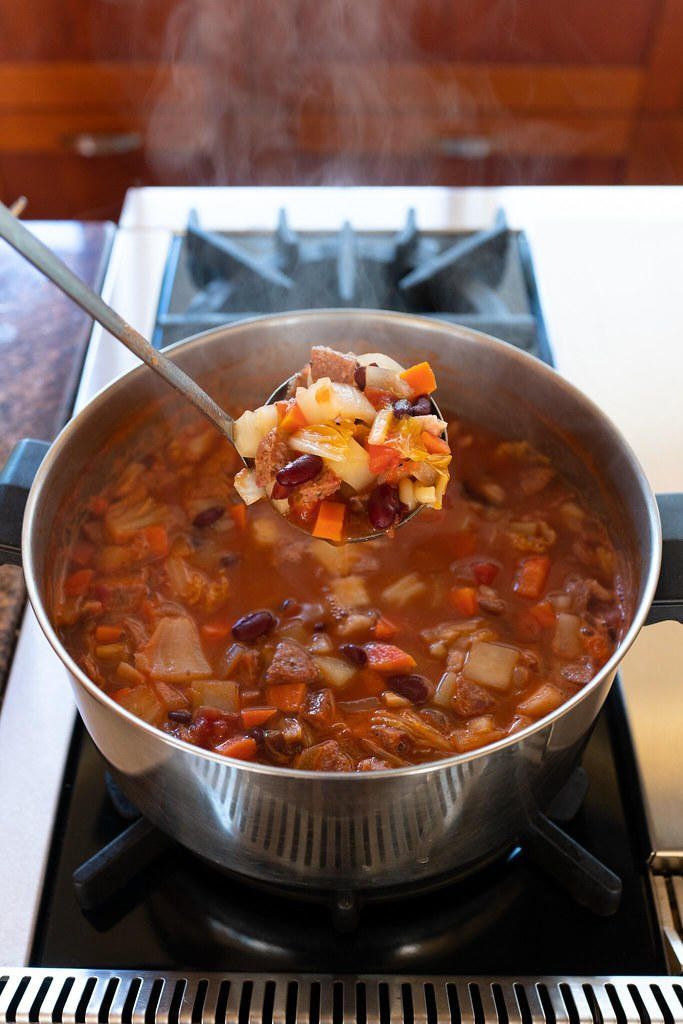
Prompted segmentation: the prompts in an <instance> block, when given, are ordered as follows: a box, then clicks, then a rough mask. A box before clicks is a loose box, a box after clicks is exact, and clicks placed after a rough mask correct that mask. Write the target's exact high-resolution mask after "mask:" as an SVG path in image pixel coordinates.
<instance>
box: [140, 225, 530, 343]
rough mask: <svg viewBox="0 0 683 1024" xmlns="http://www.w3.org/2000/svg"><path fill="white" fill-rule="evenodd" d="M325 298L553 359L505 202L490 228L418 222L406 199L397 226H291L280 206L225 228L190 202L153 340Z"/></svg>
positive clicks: (319, 304)
mask: <svg viewBox="0 0 683 1024" xmlns="http://www.w3.org/2000/svg"><path fill="white" fill-rule="evenodd" d="M327 307H338V308H339V307H341V308H351V307H355V308H357V307H363V308H372V309H375V308H378V309H392V310H398V311H401V312H408V313H419V314H422V315H425V316H432V317H437V318H439V319H444V320H448V321H450V322H454V323H461V324H464V325H465V326H470V327H474V328H476V329H478V330H482V331H485V332H487V333H490V334H494V335H496V336H497V337H500V338H503V339H504V340H506V341H509V342H510V343H512V344H515V345H517V346H519V347H521V348H524V349H527V350H528V351H531V352H534V353H535V354H537V355H540V356H541V358H544V359H546V361H548V362H549V361H550V353H549V350H548V347H547V341H546V339H545V335H544V330H543V326H542V323H541V320H540V310H539V308H538V301H537V296H536V293H535V286H534V282H533V274H532V271H531V266H530V259H529V254H528V251H527V244H526V240H525V238H524V236H523V235H522V234H521V233H519V232H513V231H511V230H510V229H509V228H508V226H507V224H506V222H505V217H504V214H503V212H502V211H499V213H498V214H497V216H496V221H495V224H494V226H493V228H491V229H490V230H488V231H479V232H452V233H439V232H431V233H428V232H423V231H420V230H419V229H418V226H417V220H416V216H415V211H414V210H412V209H411V210H409V211H408V214H407V217H406V221H405V224H404V226H403V227H402V228H401V229H400V230H399V231H397V232H395V233H390V232H363V231H360V232H359V231H356V230H355V229H354V228H353V226H352V225H351V224H350V223H349V222H348V221H345V222H344V223H343V224H342V225H341V227H340V229H339V231H337V232H301V233H298V232H296V231H294V230H293V229H292V228H291V227H290V225H289V223H288V221H287V215H286V213H285V211H284V210H281V211H280V214H279V218H278V223H277V227H276V230H275V231H274V232H273V233H272V234H268V233H259V232H245V233H242V234H232V235H229V234H225V233H221V232H216V231H209V230H207V229H206V228H204V227H202V225H201V224H200V223H199V218H198V216H197V213H196V211H194V210H193V211H192V212H191V214H190V217H189V222H188V226H187V232H186V234H185V236H183V237H177V238H175V239H174V241H173V244H172V248H171V252H170V255H169V260H168V265H167V270H166V275H165V278H164V282H163V284H162V289H161V297H160V301H159V310H158V315H157V325H156V329H155V333H154V338H153V340H154V344H155V345H157V347H162V346H163V345H167V344H169V343H171V342H173V341H178V340H180V339H181V338H183V337H188V336H189V335H190V334H194V333H197V332H198V331H201V330H205V329H207V328H210V327H215V326H219V325H221V324H226V323H230V322H232V321H235V320H239V319H242V318H244V317H247V316H253V315H257V314H262V313H274V312H280V311H283V310H299V309H307V308H309V309H310V308H317V309H322V308H327Z"/></svg>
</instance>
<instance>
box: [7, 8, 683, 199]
mask: <svg viewBox="0 0 683 1024" xmlns="http://www.w3.org/2000/svg"><path fill="white" fill-rule="evenodd" d="M682 53H683V2H682V0H600V2H596V0H4V2H3V4H2V6H1V7H0V191H1V194H2V199H3V200H4V201H6V202H7V201H11V200H12V199H14V198H15V197H16V196H18V195H20V194H25V195H26V196H28V198H29V208H28V210H27V216H30V217H45V218H55V217H78V218H97V219H102V218H105V217H113V218H115V217H116V216H117V214H118V211H119V209H120V206H121V202H122V199H123V196H124V193H125V190H126V188H128V187H129V186H131V185H141V184H147V185H150V184H161V185H166V184H211V185H213V184H258V185H271V184H291V185H317V184H370V185H395V184H422V185H454V186H462V185H496V184H534V185H538V184H600V185H602V184H656V183H659V184H674V183H680V182H682V181H683V60H682V59H681V54H682Z"/></svg>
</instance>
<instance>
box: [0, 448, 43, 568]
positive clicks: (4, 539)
mask: <svg viewBox="0 0 683 1024" xmlns="http://www.w3.org/2000/svg"><path fill="white" fill-rule="evenodd" d="M49 447H50V445H49V444H48V443H47V441H35V440H33V439H32V438H25V439H24V440H23V441H19V442H18V443H17V444H16V445H15V446H14V448H13V449H12V451H11V453H10V457H9V458H8V460H7V462H6V463H5V465H4V467H3V469H2V471H0V565H7V564H9V565H21V528H22V524H23V521H24V509H25V508H26V501H27V498H28V492H29V491H30V490H31V484H32V483H33V478H34V477H35V475H36V473H37V472H38V467H39V466H40V464H41V462H42V461H43V459H44V458H45V455H46V453H47V450H48V448H49Z"/></svg>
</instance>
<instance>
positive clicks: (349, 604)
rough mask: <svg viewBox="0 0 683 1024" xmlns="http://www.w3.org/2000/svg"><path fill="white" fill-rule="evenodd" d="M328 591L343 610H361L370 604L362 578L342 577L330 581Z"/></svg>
mask: <svg viewBox="0 0 683 1024" xmlns="http://www.w3.org/2000/svg"><path fill="white" fill-rule="evenodd" d="M330 589H331V591H332V593H333V594H334V596H335V598H336V599H337V601H338V602H339V604H341V605H342V606H343V607H344V608H362V607H364V606H366V605H369V604H370V595H369V594H368V591H367V588H366V586H365V580H364V579H363V577H362V576H342V577H340V578H339V579H336V580H332V581H331V583H330Z"/></svg>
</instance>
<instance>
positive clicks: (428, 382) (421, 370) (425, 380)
mask: <svg viewBox="0 0 683 1024" xmlns="http://www.w3.org/2000/svg"><path fill="white" fill-rule="evenodd" d="M399 376H400V377H401V378H402V379H403V380H404V381H405V382H406V384H407V385H408V386H409V387H410V388H411V389H412V391H413V393H414V394H416V395H431V393H432V391H436V377H435V376H434V371H433V370H432V368H431V366H430V365H429V363H416V364H415V366H409V367H408V369H407V370H404V371H403V373H401V374H400V375H399Z"/></svg>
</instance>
